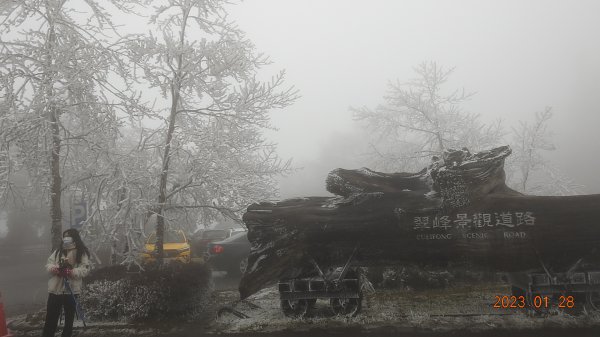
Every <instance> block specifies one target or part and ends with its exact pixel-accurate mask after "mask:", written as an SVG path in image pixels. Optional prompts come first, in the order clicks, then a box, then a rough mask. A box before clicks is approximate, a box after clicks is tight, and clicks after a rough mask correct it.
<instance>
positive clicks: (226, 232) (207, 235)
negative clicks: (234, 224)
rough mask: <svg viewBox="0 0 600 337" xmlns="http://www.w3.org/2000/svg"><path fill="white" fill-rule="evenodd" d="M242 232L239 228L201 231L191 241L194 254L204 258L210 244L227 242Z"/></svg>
mask: <svg viewBox="0 0 600 337" xmlns="http://www.w3.org/2000/svg"><path fill="white" fill-rule="evenodd" d="M240 231H242V229H238V228H227V229H202V230H199V231H197V232H196V233H194V234H193V235H192V239H191V240H190V242H191V246H192V254H193V255H194V256H197V257H203V256H204V254H206V249H207V248H208V244H209V243H211V242H215V241H221V240H225V239H227V238H228V237H230V236H232V235H234V234H235V233H239V232H240Z"/></svg>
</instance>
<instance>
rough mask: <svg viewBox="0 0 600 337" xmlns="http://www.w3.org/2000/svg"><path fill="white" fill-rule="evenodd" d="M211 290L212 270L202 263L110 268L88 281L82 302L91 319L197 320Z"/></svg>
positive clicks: (87, 279) (91, 275) (90, 277)
mask: <svg viewBox="0 0 600 337" xmlns="http://www.w3.org/2000/svg"><path fill="white" fill-rule="evenodd" d="M210 290H211V274H210V270H209V269H208V268H207V267H206V266H204V265H200V264H182V263H171V264H168V265H165V266H163V268H157V267H156V266H149V267H148V268H147V269H146V270H144V271H141V272H139V273H127V272H126V268H125V267H122V266H111V267H106V268H100V269H98V270H95V271H94V272H92V273H91V274H90V276H89V277H88V278H86V285H85V286H84V290H83V293H82V296H81V302H82V304H83V306H84V309H85V312H86V315H87V317H88V318H90V319H92V320H127V321H134V320H147V319H167V318H172V317H179V318H180V317H195V316H197V315H199V314H201V313H202V312H203V311H204V310H205V309H206V305H207V303H208V297H209V293H210Z"/></svg>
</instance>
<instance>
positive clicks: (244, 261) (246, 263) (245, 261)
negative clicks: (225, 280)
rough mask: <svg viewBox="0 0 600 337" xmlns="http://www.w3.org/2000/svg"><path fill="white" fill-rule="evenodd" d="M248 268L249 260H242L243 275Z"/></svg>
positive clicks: (241, 270)
mask: <svg viewBox="0 0 600 337" xmlns="http://www.w3.org/2000/svg"><path fill="white" fill-rule="evenodd" d="M247 268H248V258H247V257H245V258H243V259H242V261H240V272H241V273H242V274H243V273H245V272H246V269H247Z"/></svg>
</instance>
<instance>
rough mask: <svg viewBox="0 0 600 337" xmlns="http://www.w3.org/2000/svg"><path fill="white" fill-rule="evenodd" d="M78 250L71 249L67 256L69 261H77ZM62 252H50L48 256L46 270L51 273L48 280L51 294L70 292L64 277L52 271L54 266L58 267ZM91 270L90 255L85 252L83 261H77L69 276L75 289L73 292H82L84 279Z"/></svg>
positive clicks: (72, 288) (70, 282)
mask: <svg viewBox="0 0 600 337" xmlns="http://www.w3.org/2000/svg"><path fill="white" fill-rule="evenodd" d="M75 256H76V250H75V249H71V250H69V251H68V253H67V257H68V258H69V261H71V262H72V264H73V262H75V261H76V260H75ZM60 257H61V254H56V251H54V252H52V254H50V257H49V258H48V262H47V263H46V271H48V273H49V274H50V276H51V277H50V280H48V292H49V293H51V294H56V295H62V294H70V292H69V290H67V289H66V288H65V285H64V278H63V277H60V276H58V275H55V274H53V273H52V268H53V267H56V268H58V266H59V262H60ZM89 271H90V261H89V258H88V256H87V255H86V254H85V253H83V254H82V255H81V263H75V264H74V265H73V273H72V275H71V277H69V278H68V281H69V285H70V286H71V290H73V294H79V293H80V292H81V284H82V279H83V278H84V277H85V276H86V275H87V274H88V273H89Z"/></svg>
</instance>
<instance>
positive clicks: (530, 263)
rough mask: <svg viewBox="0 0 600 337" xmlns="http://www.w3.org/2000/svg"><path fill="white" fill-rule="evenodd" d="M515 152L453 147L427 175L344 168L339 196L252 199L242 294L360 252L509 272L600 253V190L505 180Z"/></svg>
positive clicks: (338, 178) (378, 258)
mask: <svg viewBox="0 0 600 337" xmlns="http://www.w3.org/2000/svg"><path fill="white" fill-rule="evenodd" d="M510 153H511V150H510V148H509V147H507V146H504V147H499V148H495V149H492V150H489V151H484V152H480V153H476V154H471V153H469V152H468V151H467V150H466V149H463V150H458V151H448V152H447V153H445V154H444V156H443V158H436V157H434V158H433V159H432V163H431V164H430V165H429V166H428V167H427V168H425V169H423V170H422V171H421V172H418V173H392V174H386V173H379V172H374V171H371V170H369V169H366V168H363V169H359V170H344V169H336V170H334V171H332V172H331V173H330V174H329V176H328V177H327V182H326V183H327V190H328V191H329V192H331V193H333V194H335V195H337V196H336V197H308V198H298V199H290V200H284V201H281V202H276V203H273V202H263V203H259V204H253V205H251V206H249V207H248V210H247V212H246V213H245V214H244V216H243V221H244V223H245V224H246V226H247V227H248V239H249V241H250V242H251V245H252V250H251V253H250V255H249V257H248V268H247V270H246V272H245V273H244V275H243V277H242V280H241V282H240V286H239V290H240V295H241V298H246V297H248V296H249V295H251V294H253V293H255V292H256V291H258V290H259V289H261V288H262V287H264V286H265V285H268V284H272V283H273V282H276V281H278V280H280V279H285V278H295V277H302V276H303V275H307V274H309V273H314V270H315V267H314V266H315V262H316V264H317V265H319V266H321V267H324V268H329V267H334V266H340V265H344V264H345V263H346V262H347V261H348V258H349V256H351V255H352V253H353V252H355V254H354V258H353V259H352V264H353V265H357V266H373V265H398V264H402V263H422V264H429V265H444V264H447V263H449V262H456V261H461V262H462V261H468V262H469V263H472V264H473V265H479V266H485V267H487V268H494V269H495V270H497V271H505V272H520V271H528V270H536V269H540V268H542V267H543V268H545V269H547V270H556V271H559V270H563V271H564V270H568V269H569V268H572V267H573V265H574V264H577V263H578V262H580V261H581V260H582V259H588V260H590V259H591V260H598V257H597V256H596V251H597V249H598V248H600V195H579V196H560V197H556V196H530V195H522V194H520V193H518V192H516V191H514V190H512V189H510V188H509V187H507V186H506V184H505V173H504V160H505V158H506V157H507V156H508V155H510Z"/></svg>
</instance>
